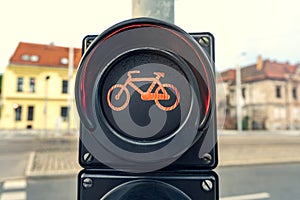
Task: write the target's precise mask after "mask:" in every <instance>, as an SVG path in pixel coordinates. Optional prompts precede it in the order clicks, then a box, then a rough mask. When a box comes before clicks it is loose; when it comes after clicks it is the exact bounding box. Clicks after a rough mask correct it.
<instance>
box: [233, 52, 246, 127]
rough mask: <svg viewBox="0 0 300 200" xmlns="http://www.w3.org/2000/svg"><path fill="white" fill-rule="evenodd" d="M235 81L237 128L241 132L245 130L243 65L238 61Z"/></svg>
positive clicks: (243, 54) (242, 54)
mask: <svg viewBox="0 0 300 200" xmlns="http://www.w3.org/2000/svg"><path fill="white" fill-rule="evenodd" d="M245 55H246V53H245V52H243V53H241V54H240V56H239V58H241V57H242V56H245ZM235 82H236V84H235V85H236V116H237V130H238V131H239V132H240V131H242V130H243V126H242V123H243V122H242V120H243V119H242V102H241V96H242V95H241V94H242V80H241V66H240V64H239V63H238V64H237V65H236V75H235Z"/></svg>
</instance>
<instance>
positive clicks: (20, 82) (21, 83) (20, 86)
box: [17, 77, 23, 92]
mask: <svg viewBox="0 0 300 200" xmlns="http://www.w3.org/2000/svg"><path fill="white" fill-rule="evenodd" d="M17 85H18V86H17V91H18V92H22V91H23V78H22V77H19V78H18V83H17Z"/></svg>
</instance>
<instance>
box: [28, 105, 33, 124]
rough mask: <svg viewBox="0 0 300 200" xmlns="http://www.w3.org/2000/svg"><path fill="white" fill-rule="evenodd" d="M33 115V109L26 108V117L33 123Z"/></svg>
mask: <svg viewBox="0 0 300 200" xmlns="http://www.w3.org/2000/svg"><path fill="white" fill-rule="evenodd" d="M33 113H34V107H33V106H28V115H27V120H28V121H33Z"/></svg>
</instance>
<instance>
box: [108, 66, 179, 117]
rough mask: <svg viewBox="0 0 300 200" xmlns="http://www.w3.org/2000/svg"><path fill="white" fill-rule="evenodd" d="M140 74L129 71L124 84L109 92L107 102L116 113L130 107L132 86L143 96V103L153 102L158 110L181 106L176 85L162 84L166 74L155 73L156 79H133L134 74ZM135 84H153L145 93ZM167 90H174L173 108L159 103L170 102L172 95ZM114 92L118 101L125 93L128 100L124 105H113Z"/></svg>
mask: <svg viewBox="0 0 300 200" xmlns="http://www.w3.org/2000/svg"><path fill="white" fill-rule="evenodd" d="M139 73H140V71H139V70H134V71H129V72H128V73H127V76H128V78H127V80H126V81H125V83H124V84H115V85H113V86H112V87H111V88H110V89H109V90H108V92H107V102H108V105H109V107H110V108H111V109H113V110H115V111H121V110H123V109H125V108H126V107H127V106H128V104H129V101H130V93H129V90H128V88H127V86H131V87H132V88H133V89H134V90H135V91H137V92H138V93H139V94H140V95H141V99H142V100H143V101H151V100H153V101H154V102H155V104H156V106H157V107H158V108H160V109H161V110H164V111H171V110H173V109H175V108H176V107H177V105H178V104H179V101H180V94H179V91H178V89H177V88H176V87H175V86H174V85H172V84H169V83H164V84H162V83H161V82H160V80H159V79H160V78H161V77H164V76H165V73H164V72H154V73H153V74H154V75H156V76H155V77H143V78H133V77H132V74H139ZM135 82H152V83H151V85H150V86H149V88H148V89H147V91H146V92H145V91H142V90H141V89H140V88H139V87H138V86H137V85H136V84H135ZM156 85H157V88H156V89H155V91H154V92H152V91H153V89H154V87H155V86H156ZM166 88H169V89H170V90H172V92H173V93H174V94H175V96H176V100H175V102H174V104H172V105H171V106H164V105H162V104H161V103H160V102H159V101H168V100H170V95H169V94H168V92H167V91H166ZM113 91H115V92H116V95H115V96H114V97H113V98H114V99H115V100H116V101H118V100H120V98H121V95H122V94H123V92H124V93H125V95H126V100H125V102H124V104H123V105H121V106H115V105H113V104H112V102H111V95H112V92H113Z"/></svg>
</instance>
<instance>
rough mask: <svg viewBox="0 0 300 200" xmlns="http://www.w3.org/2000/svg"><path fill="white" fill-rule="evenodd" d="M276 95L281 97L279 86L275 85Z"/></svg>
mask: <svg viewBox="0 0 300 200" xmlns="http://www.w3.org/2000/svg"><path fill="white" fill-rule="evenodd" d="M276 97H277V98H281V86H279V85H277V86H276Z"/></svg>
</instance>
